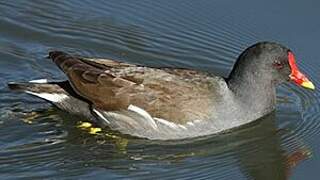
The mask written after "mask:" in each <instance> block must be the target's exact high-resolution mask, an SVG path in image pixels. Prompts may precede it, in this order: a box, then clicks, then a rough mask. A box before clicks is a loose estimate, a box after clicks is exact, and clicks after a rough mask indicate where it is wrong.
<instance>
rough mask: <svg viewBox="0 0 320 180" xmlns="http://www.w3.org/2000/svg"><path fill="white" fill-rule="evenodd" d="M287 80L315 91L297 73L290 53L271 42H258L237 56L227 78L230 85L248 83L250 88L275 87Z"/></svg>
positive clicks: (307, 81)
mask: <svg viewBox="0 0 320 180" xmlns="http://www.w3.org/2000/svg"><path fill="white" fill-rule="evenodd" d="M289 80H292V81H293V82H295V83H296V84H298V85H300V86H303V87H305V88H309V89H315V87H314V85H313V84H312V83H311V82H310V81H309V80H308V79H307V78H306V76H305V75H303V74H302V73H301V72H300V71H299V69H298V67H297V65H296V60H295V57H294V55H293V53H292V51H291V50H289V49H288V48H286V47H284V46H282V45H280V44H277V43H273V42H260V43H257V44H255V45H253V46H251V47H249V48H247V49H246V50H245V51H244V52H243V53H242V54H241V55H240V56H239V58H238V60H237V62H236V64H235V66H234V69H233V70H232V72H231V74H230V77H229V81H230V83H232V82H234V83H248V84H250V85H251V86H254V85H256V86H263V85H268V84H269V85H277V84H279V83H282V82H284V81H289ZM241 81H244V82H241Z"/></svg>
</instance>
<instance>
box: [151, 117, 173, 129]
mask: <svg viewBox="0 0 320 180" xmlns="http://www.w3.org/2000/svg"><path fill="white" fill-rule="evenodd" d="M154 119H155V120H157V121H158V122H160V123H162V124H164V125H166V126H169V127H171V128H174V129H177V128H178V127H179V126H178V125H177V124H175V123H173V122H169V121H167V120H164V119H161V118H154Z"/></svg>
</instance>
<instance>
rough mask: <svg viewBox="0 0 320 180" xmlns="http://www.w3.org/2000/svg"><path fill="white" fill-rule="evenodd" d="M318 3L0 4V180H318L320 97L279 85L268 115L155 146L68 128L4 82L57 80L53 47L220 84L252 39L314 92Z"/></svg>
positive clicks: (71, 124) (65, 120) (55, 113)
mask: <svg viewBox="0 0 320 180" xmlns="http://www.w3.org/2000/svg"><path fill="white" fill-rule="evenodd" d="M319 5H320V3H319V2H317V1H313V0H306V1H298V0H294V1H289V0H284V1H281V2H279V1H275V0H271V1H265V2H260V1H259V2H258V1H253V0H245V1H231V0H223V1H222V0H202V1H192V0H170V1H169V0H163V1H155V0H154V1H150V0H148V1H147V0H139V1H129V0H127V1H116V0H109V1H103V0H96V1H76V0H68V1H58V0H52V1H36V0H34V1H26V0H21V1H1V2H0V93H1V95H0V179H17V178H52V179H60V178H61V179H70V178H72V179H79V178H82V179H84V178H91V179H114V178H124V179H152V178H154V179H262V180H264V179H266V180H268V179H317V177H318V176H317V175H318V169H319V167H320V159H319V153H320V148H319V144H320V142H319V139H320V138H319V137H320V130H319V127H320V123H319V120H320V114H319V112H320V110H319V105H320V103H319V101H320V96H319V93H318V91H315V92H311V91H308V90H305V89H301V88H299V87H296V86H295V85H292V84H285V85H282V86H281V87H279V88H278V106H277V110H276V112H275V113H273V114H271V115H269V116H267V117H265V118H262V119H260V120H258V121H256V122H254V123H252V124H250V125H246V126H244V127H242V128H239V129H237V130H235V131H233V132H230V133H226V134H222V135H213V136H210V137H206V138H201V139H193V140H188V141H179V142H156V141H148V140H143V139H136V138H132V137H126V136H123V135H121V134H114V133H111V132H104V133H102V134H98V135H91V134H89V133H88V132H87V131H85V130H82V129H79V128H77V125H78V123H79V121H84V120H85V119H82V118H81V117H75V116H71V115H68V114H67V113H64V112H61V111H59V110H58V109H56V108H54V107H52V106H51V105H50V104H48V103H47V102H45V101H43V100H40V99H37V98H34V97H31V96H28V95H26V94H17V93H13V92H10V91H9V90H8V88H7V86H6V84H7V83H8V82H10V81H27V80H31V79H39V78H47V79H58V80H63V79H65V77H64V75H63V74H62V73H61V72H60V71H59V69H58V68H57V67H55V65H54V64H53V63H52V62H51V61H50V60H48V59H46V58H45V57H46V56H47V53H48V51H50V50H63V51H67V52H69V53H73V54H78V55H81V56H87V57H104V58H113V59H118V60H121V61H124V62H130V63H137V64H144V65H150V66H172V67H186V68H193V69H198V70H204V71H211V72H215V73H216V74H217V75H221V76H224V77H226V76H228V74H229V72H230V70H231V68H232V65H233V63H234V62H235V60H236V58H237V56H238V55H239V53H241V52H242V51H243V50H244V49H245V48H246V47H247V46H249V45H252V44H254V43H256V42H258V41H263V40H270V41H277V42H280V43H282V44H285V45H286V46H288V47H289V48H291V49H292V50H293V52H295V54H296V56H297V57H298V64H299V66H300V67H301V69H302V70H303V71H304V72H305V73H306V74H308V75H309V76H310V77H311V79H312V81H313V82H314V83H315V85H316V86H318V87H319V86H320V83H319V80H318V76H319V73H318V72H319V70H320V67H319V65H318V62H319V59H320V55H319V53H318V47H319V46H318V44H319V43H318V41H319V35H320V22H319V21H318V17H319V16H320V11H319Z"/></svg>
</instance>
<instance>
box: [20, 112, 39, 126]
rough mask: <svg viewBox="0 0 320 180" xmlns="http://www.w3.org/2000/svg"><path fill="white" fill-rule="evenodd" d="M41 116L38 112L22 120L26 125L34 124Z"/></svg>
mask: <svg viewBox="0 0 320 180" xmlns="http://www.w3.org/2000/svg"><path fill="white" fill-rule="evenodd" d="M39 116H40V115H39V114H38V113H37V112H30V113H27V114H26V116H25V118H24V119H23V120H22V121H23V122H25V123H28V124H32V122H33V120H35V119H36V118H37V117H39Z"/></svg>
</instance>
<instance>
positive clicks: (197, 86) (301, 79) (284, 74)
mask: <svg viewBox="0 0 320 180" xmlns="http://www.w3.org/2000/svg"><path fill="white" fill-rule="evenodd" d="M48 58H50V59H52V61H53V62H54V63H55V64H56V65H57V66H58V67H59V68H60V69H61V70H62V71H63V72H64V73H65V75H66V77H67V80H64V81H48V80H46V79H40V80H32V81H29V82H11V83H8V86H9V88H10V89H12V90H16V91H20V92H21V91H22V92H25V93H28V94H31V95H33V96H37V97H40V98H42V99H45V100H47V101H49V102H51V103H52V104H54V105H55V106H56V107H58V108H59V109H61V110H64V111H67V112H69V113H71V114H75V115H81V116H84V117H86V118H88V119H89V120H90V121H91V122H92V123H95V124H97V125H98V126H99V127H102V128H110V129H111V130H113V131H117V132H120V133H122V134H125V135H129V136H133V137H137V138H144V139H150V140H179V139H189V138H195V137H203V136H208V135H211V134H218V133H223V132H227V131H229V130H232V129H234V128H237V127H239V126H242V125H245V124H248V123H250V122H253V121H255V120H257V119H259V118H261V117H263V116H265V115H267V114H269V113H271V112H273V111H274V110H275V108H276V87H277V86H278V85H279V84H281V83H284V82H293V83H294V84H296V85H298V86H301V87H304V88H307V89H310V90H314V89H315V86H314V85H313V83H312V82H311V81H310V80H309V79H308V78H307V77H306V75H304V74H303V73H302V72H301V71H300V70H299V68H298V65H297V62H296V57H295V55H294V54H293V52H292V51H291V50H290V49H288V48H287V47H285V46H283V45H281V44H279V43H276V42H268V41H264V42H258V43H256V44H253V45H251V46H250V47H248V48H246V49H245V50H244V51H243V52H242V53H241V54H240V55H239V57H238V58H237V60H236V62H235V64H234V65H233V68H232V70H231V72H230V74H229V76H228V77H227V78H223V77H220V76H217V75H215V74H214V73H213V72H204V71H198V70H193V69H186V68H168V67H157V68H156V67H147V66H142V65H135V64H130V63H125V62H119V61H115V60H111V59H102V60H99V59H90V58H85V57H79V56H73V55H70V54H68V53H65V52H62V51H52V52H49V56H48Z"/></svg>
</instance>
